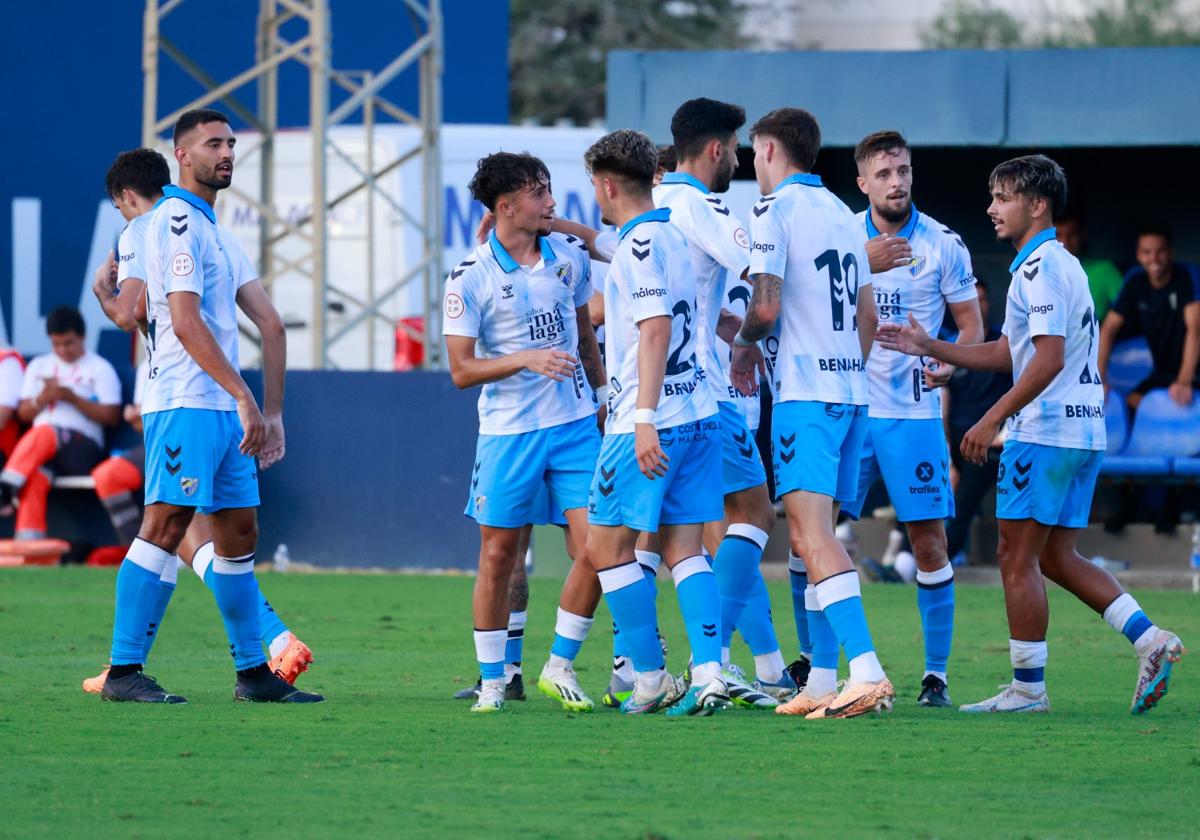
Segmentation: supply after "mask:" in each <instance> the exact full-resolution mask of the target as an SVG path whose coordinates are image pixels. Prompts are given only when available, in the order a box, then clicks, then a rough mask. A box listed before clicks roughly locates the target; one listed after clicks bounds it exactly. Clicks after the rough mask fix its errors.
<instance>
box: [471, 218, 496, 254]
mask: <svg viewBox="0 0 1200 840" xmlns="http://www.w3.org/2000/svg"><path fill="white" fill-rule="evenodd" d="M495 226H496V217H495V216H494V215H492V211H491V210H484V211H483V218H482V219H480V220H479V227H477V228H475V240H476V241H477V242H478V243H479V244H480V245H482V244H483V243H484V242H487V239H488V234H489V233H491V232H492V228H494V227H495Z"/></svg>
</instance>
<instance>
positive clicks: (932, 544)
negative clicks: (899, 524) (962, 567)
mask: <svg viewBox="0 0 1200 840" xmlns="http://www.w3.org/2000/svg"><path fill="white" fill-rule="evenodd" d="M909 541H910V542H911V543H912V547H913V555H914V556H915V557H916V558H917V563H918V564H932V563H939V564H940V563H941V562H942V561H944V560H945V559H946V532H945V531H944V530H943V529H941V528H936V527H934V528H913V529H911V530H910V533H909Z"/></svg>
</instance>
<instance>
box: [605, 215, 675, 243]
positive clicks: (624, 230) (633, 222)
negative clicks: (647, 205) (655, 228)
mask: <svg viewBox="0 0 1200 840" xmlns="http://www.w3.org/2000/svg"><path fill="white" fill-rule="evenodd" d="M670 220H671V208H670V207H656V208H654V209H653V210H647V211H646V212H645V213H643V214H642V215H640V216H634V217H633V218H632V219H630V220H629V221H628V222H626V223H625V224H623V225H621V231H620V233H619V234H618V238H619V239H624V238H625V236H626V234H628V233H629V231H631V230H633V229H634V228H635V227H637V226H638V225H640V224H641V223H642V222H668V221H670Z"/></svg>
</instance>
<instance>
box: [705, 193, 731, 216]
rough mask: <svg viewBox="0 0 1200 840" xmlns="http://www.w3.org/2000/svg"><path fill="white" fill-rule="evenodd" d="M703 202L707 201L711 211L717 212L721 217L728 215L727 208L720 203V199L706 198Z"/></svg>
mask: <svg viewBox="0 0 1200 840" xmlns="http://www.w3.org/2000/svg"><path fill="white" fill-rule="evenodd" d="M704 200H705V201H707V202H708V203H709V204H711V205H712V207H713V210H715V211H717V212H718V213H720V214H721V215H722V216H728V215H729V208H728V207H726V206H725V205H724V204H722V203H721V199H719V198H715V197H714V198H706V199H704Z"/></svg>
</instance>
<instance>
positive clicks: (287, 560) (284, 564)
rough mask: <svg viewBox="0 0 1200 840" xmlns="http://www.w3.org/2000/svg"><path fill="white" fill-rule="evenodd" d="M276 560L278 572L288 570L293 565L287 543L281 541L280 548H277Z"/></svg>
mask: <svg viewBox="0 0 1200 840" xmlns="http://www.w3.org/2000/svg"><path fill="white" fill-rule="evenodd" d="M274 562H275V571H277V572H286V571H287V570H288V567H289V566H291V565H292V555H290V554H288V547H287V543H280V544H279V548H277V549H275V558H274Z"/></svg>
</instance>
